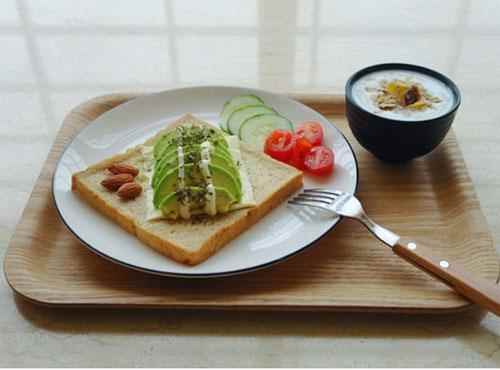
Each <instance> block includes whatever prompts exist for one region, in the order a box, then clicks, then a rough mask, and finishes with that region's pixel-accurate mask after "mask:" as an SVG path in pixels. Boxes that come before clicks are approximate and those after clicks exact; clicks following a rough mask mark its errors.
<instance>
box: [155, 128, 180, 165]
mask: <svg viewBox="0 0 500 370" xmlns="http://www.w3.org/2000/svg"><path fill="white" fill-rule="evenodd" d="M176 138H177V135H176V132H175V130H173V131H170V132H168V133H166V134H165V135H163V136H161V137H160V138H159V139H158V141H157V142H156V143H155V144H154V147H153V154H154V157H155V159H158V158H160V156H161V153H163V151H164V150H165V149H166V148H168V147H169V146H170V145H172V144H173V143H175V147H177V140H176Z"/></svg>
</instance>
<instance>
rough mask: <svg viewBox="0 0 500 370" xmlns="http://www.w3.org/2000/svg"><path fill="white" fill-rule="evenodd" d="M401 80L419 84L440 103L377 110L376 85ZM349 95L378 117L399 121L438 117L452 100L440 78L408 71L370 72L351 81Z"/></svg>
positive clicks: (451, 103) (450, 91)
mask: <svg viewBox="0 0 500 370" xmlns="http://www.w3.org/2000/svg"><path fill="white" fill-rule="evenodd" d="M393 80H403V81H409V82H411V83H418V84H420V85H422V86H423V87H424V88H425V90H427V92H429V93H430V94H431V95H433V96H435V97H437V98H439V100H440V101H439V102H436V103H432V106H430V107H427V108H425V109H422V110H412V109H405V108H404V107H398V108H396V109H393V110H383V109H380V108H379V107H378V106H377V104H376V103H375V101H374V96H375V95H377V88H379V87H380V85H381V82H382V81H393ZM352 96H353V98H354V100H355V102H356V103H357V104H358V105H359V106H361V107H362V108H363V109H365V110H366V111H368V112H370V113H374V114H376V115H377V116H381V117H386V118H392V119H396V120H401V121H423V120H428V119H432V118H436V117H439V116H441V115H443V114H445V113H447V112H448V111H450V109H451V107H452V106H453V104H454V103H455V96H454V94H453V92H452V90H451V89H450V88H449V87H448V86H446V85H445V84H444V83H443V82H441V81H440V80H438V79H436V78H434V77H431V76H429V75H426V74H423V73H419V72H414V71H407V70H386V71H377V72H372V73H369V74H367V75H365V76H362V77H361V78H360V79H358V80H357V81H355V82H354V84H353V86H352Z"/></svg>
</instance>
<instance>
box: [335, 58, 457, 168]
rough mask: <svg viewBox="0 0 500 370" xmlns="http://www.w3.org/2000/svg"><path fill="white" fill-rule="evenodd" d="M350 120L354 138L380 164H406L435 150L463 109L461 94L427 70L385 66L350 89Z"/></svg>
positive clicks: (360, 75)
mask: <svg viewBox="0 0 500 370" xmlns="http://www.w3.org/2000/svg"><path fill="white" fill-rule="evenodd" d="M345 94H346V117H347V121H348V122H349V128H350V129H351V131H352V133H353V135H354V137H355V138H356V139H357V140H358V141H359V143H360V144H361V145H362V146H363V147H364V148H365V149H367V150H368V151H370V152H371V153H372V154H374V155H375V156H376V157H378V158H379V159H382V160H384V161H389V162H402V161H408V160H411V159H413V158H417V157H420V156H422V155H425V154H427V153H429V152H431V151H432V150H434V149H435V148H436V147H437V146H438V145H439V144H440V143H441V142H442V141H443V139H444V137H445V136H446V134H447V132H448V130H449V129H450V127H451V124H452V122H453V119H454V117H455V114H456V112H457V110H458V107H459V106H460V91H459V90H458V87H457V86H456V85H455V83H453V81H451V80H450V79H449V78H448V77H446V76H444V75H443V74H441V73H439V72H436V71H433V70H431V69H429V68H426V67H422V66H417V65H412V64H404V63H386V64H378V65H373V66H369V67H366V68H363V69H362V70H360V71H358V72H356V73H354V74H353V75H352V76H351V78H349V80H348V81H347V83H346V89H345Z"/></svg>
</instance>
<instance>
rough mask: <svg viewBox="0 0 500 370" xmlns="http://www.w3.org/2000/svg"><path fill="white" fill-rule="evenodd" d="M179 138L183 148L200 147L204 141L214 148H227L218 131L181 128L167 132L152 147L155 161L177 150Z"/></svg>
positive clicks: (206, 128) (196, 127)
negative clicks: (180, 137)
mask: <svg viewBox="0 0 500 370" xmlns="http://www.w3.org/2000/svg"><path fill="white" fill-rule="evenodd" d="M179 136H182V145H183V147H190V146H192V145H200V144H201V143H202V142H203V141H205V140H208V141H210V143H212V145H214V146H221V147H224V148H226V149H227V148H228V147H229V144H228V143H227V141H226V138H225V136H224V134H223V133H222V132H221V131H219V130H218V129H215V128H209V127H200V126H193V127H182V126H181V127H177V128H176V129H175V130H172V131H170V132H168V133H167V134H165V135H164V136H163V137H162V138H161V139H159V140H158V141H157V142H156V144H155V147H154V157H155V159H160V158H162V157H163V156H164V155H165V154H166V153H169V152H172V151H175V150H177V147H178V146H179V140H177V138H178V137H179Z"/></svg>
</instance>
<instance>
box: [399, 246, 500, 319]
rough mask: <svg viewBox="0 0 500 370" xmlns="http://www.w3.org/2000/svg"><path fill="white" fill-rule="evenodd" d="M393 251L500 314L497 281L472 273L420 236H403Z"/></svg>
mask: <svg viewBox="0 0 500 370" xmlns="http://www.w3.org/2000/svg"><path fill="white" fill-rule="evenodd" d="M392 251H393V252H394V253H396V254H397V255H398V256H400V257H401V258H403V259H404V260H406V261H408V262H410V263H412V264H413V265H415V266H416V267H418V268H419V269H421V270H422V271H424V272H427V273H428V274H430V275H431V276H434V277H435V278H436V279H440V280H442V281H443V283H445V284H447V285H449V286H450V287H452V288H454V289H455V291H457V292H458V293H460V294H461V295H463V296H464V297H465V298H467V299H468V300H470V301H471V302H474V303H475V304H477V305H479V306H481V307H482V308H484V309H487V310H489V311H491V312H493V313H494V314H495V315H497V316H500V288H499V287H498V285H497V284H496V282H493V281H488V280H485V279H482V278H480V277H478V276H475V275H473V274H471V273H469V272H468V271H467V270H466V269H465V268H464V267H463V266H462V265H461V264H460V263H458V262H456V261H455V260H453V259H450V258H448V257H446V256H443V255H441V256H439V255H438V254H436V252H434V251H432V250H431V249H430V248H429V247H427V246H424V245H422V244H420V243H419V242H418V241H417V240H412V241H409V240H406V241H404V240H400V241H399V242H398V243H396V245H394V247H393V248H392Z"/></svg>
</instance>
